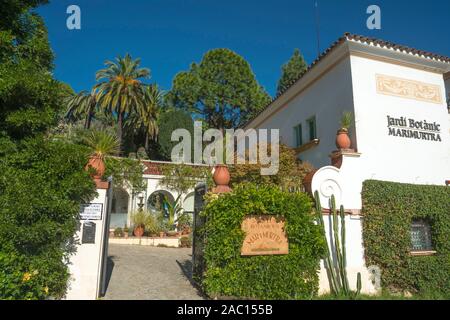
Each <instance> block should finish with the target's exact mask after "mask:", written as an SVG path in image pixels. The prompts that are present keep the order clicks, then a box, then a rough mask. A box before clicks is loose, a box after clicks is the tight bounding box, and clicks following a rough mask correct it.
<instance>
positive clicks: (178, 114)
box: [158, 109, 194, 160]
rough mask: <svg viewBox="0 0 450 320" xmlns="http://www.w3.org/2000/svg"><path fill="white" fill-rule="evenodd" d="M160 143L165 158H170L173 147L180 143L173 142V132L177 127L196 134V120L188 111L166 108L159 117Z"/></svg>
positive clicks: (161, 152) (160, 149)
mask: <svg viewBox="0 0 450 320" xmlns="http://www.w3.org/2000/svg"><path fill="white" fill-rule="evenodd" d="M158 125H159V135H158V144H159V151H160V154H161V155H162V157H163V158H164V159H165V160H169V159H170V155H171V152H172V148H173V147H174V146H175V145H176V144H177V143H178V142H176V141H175V142H173V141H172V140H171V138H172V132H173V131H174V130H176V129H186V130H188V131H189V132H190V133H191V136H193V134H194V122H193V121H192V118H191V116H190V115H189V113H188V112H186V111H184V110H180V109H165V110H164V112H161V114H160V116H159V119H158Z"/></svg>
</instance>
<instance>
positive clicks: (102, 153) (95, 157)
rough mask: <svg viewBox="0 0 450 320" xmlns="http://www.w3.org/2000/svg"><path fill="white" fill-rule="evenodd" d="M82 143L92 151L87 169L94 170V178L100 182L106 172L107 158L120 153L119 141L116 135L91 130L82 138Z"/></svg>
mask: <svg viewBox="0 0 450 320" xmlns="http://www.w3.org/2000/svg"><path fill="white" fill-rule="evenodd" d="M82 143H83V144H85V145H86V146H88V147H89V148H90V149H91V150H92V152H91V155H90V157H89V161H88V163H87V165H86V169H93V171H94V172H93V174H92V177H93V178H94V179H97V180H99V179H101V178H102V176H103V174H104V173H105V170H106V168H105V158H106V156H108V155H115V154H117V153H119V150H120V143H119V140H118V139H117V137H116V136H115V134H114V133H111V132H108V131H101V130H90V131H89V132H88V133H87V134H86V135H85V136H83V137H82Z"/></svg>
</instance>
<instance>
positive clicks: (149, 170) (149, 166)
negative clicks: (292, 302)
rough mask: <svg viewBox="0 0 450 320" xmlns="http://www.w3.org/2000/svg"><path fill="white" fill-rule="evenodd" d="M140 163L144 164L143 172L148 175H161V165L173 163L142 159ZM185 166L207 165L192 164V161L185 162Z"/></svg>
mask: <svg viewBox="0 0 450 320" xmlns="http://www.w3.org/2000/svg"><path fill="white" fill-rule="evenodd" d="M142 163H143V164H144V166H145V170H144V174H150V175H156V176H161V175H163V174H164V173H163V167H164V166H170V165H172V164H175V163H171V162H163V161H152V160H142ZM185 165H187V166H193V167H196V166H207V165H203V164H194V163H187V164H185Z"/></svg>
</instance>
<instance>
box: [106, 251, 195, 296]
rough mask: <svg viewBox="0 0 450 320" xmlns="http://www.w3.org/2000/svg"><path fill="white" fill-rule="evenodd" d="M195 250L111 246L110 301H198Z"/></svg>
mask: <svg viewBox="0 0 450 320" xmlns="http://www.w3.org/2000/svg"><path fill="white" fill-rule="evenodd" d="M191 253H192V249H187V248H160V247H150V246H132V245H118V244H110V245H109V254H108V256H109V257H108V273H107V274H108V275H107V279H109V282H108V280H107V283H108V287H107V290H106V295H105V297H104V299H107V300H143V299H145V300H156V299H158V300H169V299H174V300H187V299H189V300H197V299H203V298H202V296H201V293H200V292H199V291H198V290H197V289H196V288H195V287H194V286H193V285H192V284H191V281H190V277H191V272H190V271H191V266H192V262H191V261H192V256H191Z"/></svg>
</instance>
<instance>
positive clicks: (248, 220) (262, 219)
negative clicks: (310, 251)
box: [241, 215, 289, 256]
mask: <svg viewBox="0 0 450 320" xmlns="http://www.w3.org/2000/svg"><path fill="white" fill-rule="evenodd" d="M242 230H243V231H244V232H245V239H244V243H243V244H242V248H241V255H242V256H263V255H282V254H288V253H289V242H288V239H287V236H286V231H285V220H284V218H283V217H279V216H270V215H261V216H247V217H245V218H244V221H242Z"/></svg>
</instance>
